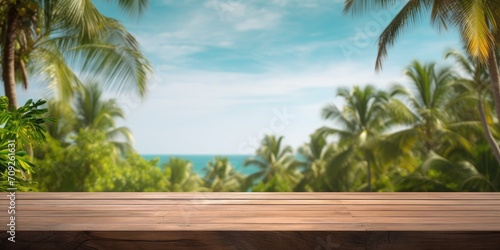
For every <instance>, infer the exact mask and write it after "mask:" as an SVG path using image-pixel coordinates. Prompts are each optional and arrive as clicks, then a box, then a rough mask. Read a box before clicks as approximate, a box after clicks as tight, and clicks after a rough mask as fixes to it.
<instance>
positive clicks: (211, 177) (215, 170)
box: [203, 157, 246, 192]
mask: <svg viewBox="0 0 500 250" xmlns="http://www.w3.org/2000/svg"><path fill="white" fill-rule="evenodd" d="M204 171H205V172H206V175H205V177H204V178H203V180H204V181H205V186H207V187H208V188H210V190H212V191H213V192H237V191H246V190H241V184H240V182H241V181H244V180H243V176H241V175H240V174H239V173H237V172H236V171H235V170H234V169H233V166H232V165H231V163H230V162H229V160H228V158H226V157H216V158H215V159H214V160H213V161H211V162H208V164H207V166H206V167H205V168H204Z"/></svg>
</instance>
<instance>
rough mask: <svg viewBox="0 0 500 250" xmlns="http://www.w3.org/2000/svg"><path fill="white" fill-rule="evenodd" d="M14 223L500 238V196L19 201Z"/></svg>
mask: <svg viewBox="0 0 500 250" xmlns="http://www.w3.org/2000/svg"><path fill="white" fill-rule="evenodd" d="M7 195H8V193H2V194H1V199H0V211H2V212H1V213H0V224H3V225H6V224H7V223H8V221H9V216H11V215H9V214H8V213H7V210H8V207H9V202H10V200H8V199H9V197H8V196H7ZM15 217H16V218H15V221H16V231H151V230H156V231H500V193H43V192H40V193H16V194H15Z"/></svg>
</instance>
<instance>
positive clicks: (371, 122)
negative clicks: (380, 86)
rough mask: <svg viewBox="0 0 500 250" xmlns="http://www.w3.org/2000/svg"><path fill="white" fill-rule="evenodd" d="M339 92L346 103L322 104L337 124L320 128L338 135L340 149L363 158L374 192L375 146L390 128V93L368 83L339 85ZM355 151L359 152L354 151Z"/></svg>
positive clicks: (361, 159)
mask: <svg viewBox="0 0 500 250" xmlns="http://www.w3.org/2000/svg"><path fill="white" fill-rule="evenodd" d="M337 96H340V97H342V98H343V99H344V101H345V103H346V104H345V106H344V107H343V109H342V110H340V109H339V108H337V106H335V105H334V104H331V105H328V106H326V107H325V108H323V118H324V119H330V120H333V121H334V122H335V123H336V124H338V126H337V127H335V128H329V127H323V128H321V129H320V130H321V131H322V132H323V133H327V134H330V135H336V136H338V143H339V147H340V148H341V151H343V152H345V153H348V155H350V156H352V157H356V158H357V159H358V160H359V161H363V162H364V164H365V166H366V174H367V184H368V190H369V191H370V192H371V191H372V168H374V167H375V166H374V164H375V163H376V158H375V154H374V153H375V152H374V150H373V148H374V146H375V144H376V143H377V141H378V140H379V136H380V135H381V133H382V132H383V131H385V130H386V129H387V124H386V121H387V110H386V103H387V101H388V95H387V93H385V92H382V91H377V90H376V89H375V87H373V86H371V85H367V86H366V87H365V88H363V89H361V88H359V87H357V86H355V87H354V88H353V89H352V91H350V90H349V89H348V88H339V89H338V90H337ZM353 151H355V152H356V153H352V152H353ZM349 152H351V153H349ZM347 159H348V158H347Z"/></svg>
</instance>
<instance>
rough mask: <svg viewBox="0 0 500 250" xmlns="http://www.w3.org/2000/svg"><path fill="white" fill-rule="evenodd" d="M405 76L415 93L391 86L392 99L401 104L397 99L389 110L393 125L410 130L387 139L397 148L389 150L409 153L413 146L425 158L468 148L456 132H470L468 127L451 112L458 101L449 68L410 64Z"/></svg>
mask: <svg viewBox="0 0 500 250" xmlns="http://www.w3.org/2000/svg"><path fill="white" fill-rule="evenodd" d="M405 75H406V76H407V77H408V78H409V79H410V80H411V81H410V84H411V87H412V89H413V90H414V91H413V92H412V91H409V90H408V89H407V88H405V87H404V86H402V85H400V84H396V85H394V86H393V88H392V93H391V95H392V96H393V97H395V98H400V99H401V101H399V100H398V99H396V101H394V102H391V103H390V104H389V107H390V110H391V114H392V118H393V121H394V122H395V123H400V124H403V125H409V126H410V127H409V128H406V129H403V130H400V131H398V132H395V133H393V134H392V135H390V136H388V138H387V141H389V142H394V143H395V144H396V145H397V146H398V147H399V149H397V148H390V149H389V148H388V150H391V151H392V152H393V153H394V152H397V151H394V150H400V151H406V152H401V153H408V152H409V151H411V150H412V149H414V147H415V146H416V147H417V149H418V152H420V153H421V156H423V157H426V155H427V154H429V153H430V152H431V151H439V152H441V153H443V154H444V153H445V152H450V151H452V150H453V149H455V148H456V147H465V148H470V147H471V145H470V143H469V141H468V140H467V139H466V138H465V137H463V136H462V135H461V134H460V133H458V132H457V131H459V130H460V129H461V128H462V127H467V128H471V124H470V123H468V122H462V121H460V120H457V119H455V117H454V114H453V113H452V112H450V110H452V109H453V105H454V104H456V102H453V100H454V99H456V98H457V96H456V95H455V92H454V91H452V90H453V88H454V86H455V85H456V81H455V75H454V72H453V71H452V70H451V69H450V68H442V69H436V65H435V64H433V63H430V64H425V65H424V64H421V63H419V62H418V61H413V62H412V63H411V64H410V66H409V67H408V68H407V70H406V71H405ZM405 102H406V103H407V104H405Z"/></svg>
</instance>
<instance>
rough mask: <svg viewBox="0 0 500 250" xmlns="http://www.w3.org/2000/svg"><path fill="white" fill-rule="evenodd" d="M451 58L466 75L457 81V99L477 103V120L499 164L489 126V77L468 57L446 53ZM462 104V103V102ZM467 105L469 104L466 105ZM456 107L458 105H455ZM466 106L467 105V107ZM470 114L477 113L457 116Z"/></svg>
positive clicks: (478, 64)
mask: <svg viewBox="0 0 500 250" xmlns="http://www.w3.org/2000/svg"><path fill="white" fill-rule="evenodd" d="M448 57H453V58H454V59H455V61H456V62H457V64H458V65H459V66H460V67H461V69H462V70H464V71H465V73H466V74H467V75H466V76H465V77H463V78H460V79H458V81H459V82H460V83H461V84H462V85H461V87H462V91H461V95H460V96H459V97H458V98H457V99H459V100H465V99H470V100H471V101H472V102H476V103H477V110H478V111H479V114H478V115H479V120H480V121H481V125H482V127H483V132H484V135H485V138H486V140H487V142H488V144H489V145H490V147H491V149H492V151H493V153H494V155H495V158H496V160H497V162H498V163H499V164H500V148H499V147H498V143H497V141H496V139H495V137H494V136H493V133H492V130H491V129H490V125H491V124H492V123H493V117H491V115H490V112H489V111H491V106H493V105H490V103H491V99H492V98H491V92H490V82H491V80H490V77H489V73H488V71H487V69H486V67H485V66H484V65H483V64H480V63H479V62H478V61H477V60H474V59H473V58H471V57H470V56H468V57H467V56H464V55H463V54H462V53H460V52H459V51H457V50H451V51H448V52H447V53H446V58H448ZM462 103H463V102H462ZM466 104H469V103H466ZM457 106H458V105H457ZM467 106H468V105H467ZM458 107H459V108H460V109H462V110H465V109H466V108H467V107H462V106H458ZM463 113H466V114H470V113H477V112H460V113H458V114H463Z"/></svg>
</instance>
